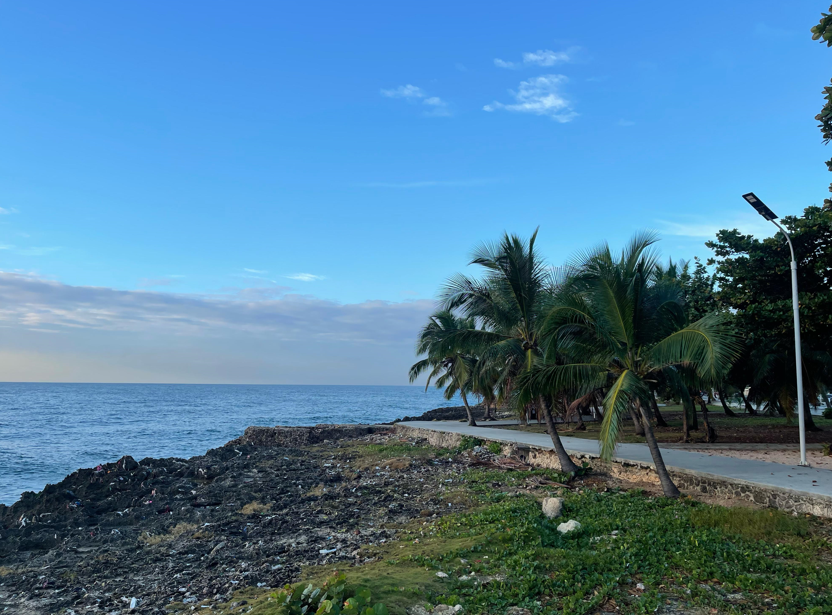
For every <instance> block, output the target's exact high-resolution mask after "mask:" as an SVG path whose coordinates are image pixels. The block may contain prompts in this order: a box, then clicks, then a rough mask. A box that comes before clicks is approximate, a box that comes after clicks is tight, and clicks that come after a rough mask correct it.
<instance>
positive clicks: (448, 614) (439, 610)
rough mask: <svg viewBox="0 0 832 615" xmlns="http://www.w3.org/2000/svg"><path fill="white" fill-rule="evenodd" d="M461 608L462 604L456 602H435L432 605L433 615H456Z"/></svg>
mask: <svg viewBox="0 0 832 615" xmlns="http://www.w3.org/2000/svg"><path fill="white" fill-rule="evenodd" d="M461 610H462V605H461V604H457V605H456V606H451V605H450V604H437V605H436V606H435V607H433V615H456V613H459V612H460V611H461Z"/></svg>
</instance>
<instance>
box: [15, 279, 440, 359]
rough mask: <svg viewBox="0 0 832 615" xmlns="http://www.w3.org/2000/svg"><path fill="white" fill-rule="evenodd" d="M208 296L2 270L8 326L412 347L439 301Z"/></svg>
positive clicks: (281, 291) (243, 293)
mask: <svg viewBox="0 0 832 615" xmlns="http://www.w3.org/2000/svg"><path fill="white" fill-rule="evenodd" d="M225 290H226V292H234V295H218V296H204V295H192V294H176V293H163V292H154V291H124V290H116V289H112V288H105V287H95V286H71V285H68V284H62V283H60V282H55V281H52V280H46V279H43V278H39V277H36V276H31V275H21V274H16V273H8V272H0V294H2V296H3V305H2V306H0V325H2V326H6V327H24V328H40V329H45V330H62V329H63V330H66V329H91V330H107V331H121V332H132V333H136V334H139V333H149V332H154V333H160V334H161V333H164V334H171V333H173V334H175V335H178V336H203V335H217V334H222V333H239V332H256V333H268V334H269V335H271V336H273V337H275V338H279V339H283V340H311V339H317V340H340V341H353V342H362V343H370V344H373V343H386V342H391V341H396V342H401V341H407V342H408V343H412V342H413V340H414V339H415V335H416V332H417V331H418V329H419V327H420V326H421V325H422V324H423V320H424V319H425V318H426V317H427V315H428V314H429V313H430V311H431V309H432V308H433V302H431V301H416V302H402V303H391V302H387V301H365V302H362V303H354V304H342V303H337V302H334V301H328V300H324V299H318V298H315V297H310V296H308V295H300V294H289V293H288V291H289V290H290V289H288V288H287V287H277V288H267V289H260V288H256V289H250V288H244V289H225Z"/></svg>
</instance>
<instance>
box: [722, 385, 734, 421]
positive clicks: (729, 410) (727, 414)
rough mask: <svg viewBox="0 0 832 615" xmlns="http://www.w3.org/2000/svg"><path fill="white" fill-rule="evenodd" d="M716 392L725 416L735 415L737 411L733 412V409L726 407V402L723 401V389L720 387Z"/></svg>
mask: <svg viewBox="0 0 832 615" xmlns="http://www.w3.org/2000/svg"><path fill="white" fill-rule="evenodd" d="M717 392H718V393H719V403H721V404H722V410H723V412H725V415H726V416H737V413H736V412H734V411H733V410H731V408H729V407H728V404H727V403H726V401H725V389H724V388H721V389H719V390H718V391H717Z"/></svg>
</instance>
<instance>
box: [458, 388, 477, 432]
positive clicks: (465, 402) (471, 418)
mask: <svg viewBox="0 0 832 615" xmlns="http://www.w3.org/2000/svg"><path fill="white" fill-rule="evenodd" d="M459 396H460V397H462V403H463V405H464V406H465V412H467V413H468V425H469V426H470V427H476V426H477V422H476V421H475V420H474V413H473V412H471V406H469V405H468V397H467V396H466V395H465V391H463V390H462V389H461V388H460V390H459Z"/></svg>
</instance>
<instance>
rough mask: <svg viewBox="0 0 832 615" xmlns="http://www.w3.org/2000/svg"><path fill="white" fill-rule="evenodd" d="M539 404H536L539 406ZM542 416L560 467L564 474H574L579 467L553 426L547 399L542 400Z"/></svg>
mask: <svg viewBox="0 0 832 615" xmlns="http://www.w3.org/2000/svg"><path fill="white" fill-rule="evenodd" d="M539 405H540V404H538V407H539ZM543 417H544V419H545V420H546V431H548V432H549V437H550V438H552V446H554V448H555V454H557V456H558V461H559V462H560V469H561V471H562V472H565V473H566V474H575V473H576V472H577V471H578V470H580V468H579V467H578V466H577V465H576V464H575V462H574V461H572V459H571V458H570V457H569V453H567V452H566V449H565V448H564V447H563V442H561V439H560V435H559V434H558V429H557V427H556V426H555V419H554V418H552V408H551V405H550V403H549V401H548V400H546V399H544V400H543Z"/></svg>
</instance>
